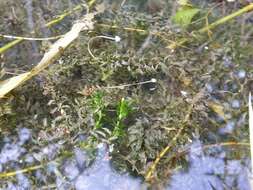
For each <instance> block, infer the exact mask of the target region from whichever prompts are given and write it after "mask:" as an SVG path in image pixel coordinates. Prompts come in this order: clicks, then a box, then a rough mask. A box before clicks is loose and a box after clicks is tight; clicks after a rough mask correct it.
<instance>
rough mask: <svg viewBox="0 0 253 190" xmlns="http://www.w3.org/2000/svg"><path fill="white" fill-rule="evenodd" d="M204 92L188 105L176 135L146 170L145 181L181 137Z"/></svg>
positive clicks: (150, 176)
mask: <svg viewBox="0 0 253 190" xmlns="http://www.w3.org/2000/svg"><path fill="white" fill-rule="evenodd" d="M204 91H205V88H203V89H202V90H201V91H200V92H199V93H197V95H196V96H195V97H194V98H193V100H192V103H191V105H190V107H189V108H188V111H187V114H186V116H185V119H184V120H183V122H182V123H181V127H180V128H179V130H178V132H177V134H176V135H175V136H174V137H173V139H172V140H171V141H170V143H169V144H168V145H167V146H166V147H165V148H164V149H163V150H162V151H161V152H160V153H159V155H158V156H157V157H156V159H155V161H154V163H153V164H152V165H151V167H150V169H149V170H148V172H147V173H146V175H145V181H150V180H151V178H152V176H153V173H154V171H155V169H156V167H157V165H158V163H159V162H160V160H161V159H162V158H163V157H164V156H165V154H166V153H167V152H168V151H169V150H170V149H171V147H172V145H173V144H174V143H175V142H176V141H177V139H178V137H179V136H180V135H181V133H182V132H183V130H184V128H185V127H186V125H187V123H188V121H189V119H190V116H191V113H192V110H193V107H194V105H195V104H196V103H197V102H198V101H199V100H200V99H201V98H202V97H203V95H204Z"/></svg>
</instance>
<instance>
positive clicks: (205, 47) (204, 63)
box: [0, 2, 253, 182]
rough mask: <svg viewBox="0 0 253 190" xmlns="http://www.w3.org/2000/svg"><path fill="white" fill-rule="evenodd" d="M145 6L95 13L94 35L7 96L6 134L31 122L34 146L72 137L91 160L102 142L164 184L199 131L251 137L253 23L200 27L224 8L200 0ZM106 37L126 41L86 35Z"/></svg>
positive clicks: (127, 164) (204, 137)
mask: <svg viewBox="0 0 253 190" xmlns="http://www.w3.org/2000/svg"><path fill="white" fill-rule="evenodd" d="M163 3H165V2H163ZM146 6H147V7H146V9H145V11H143V10H141V9H138V6H133V4H131V2H129V3H127V4H126V6H125V8H124V7H123V8H120V9H119V10H117V12H115V11H114V9H115V7H112V9H108V10H106V11H105V12H104V13H102V14H99V15H97V16H96V17H95V21H96V23H95V28H94V30H93V31H92V32H91V33H89V34H81V36H79V38H78V40H77V42H75V43H74V44H73V45H71V46H70V47H69V48H68V49H67V50H66V51H64V52H63V53H62V54H61V56H60V58H59V60H58V61H55V64H53V65H51V66H50V67H49V69H48V70H44V71H43V72H42V73H41V74H40V75H39V76H38V77H36V78H34V79H32V81H31V82H29V83H27V84H25V85H24V86H22V87H19V88H18V89H16V90H15V91H14V92H12V93H11V94H10V95H9V98H8V99H7V100H1V101H2V102H1V107H0V109H1V113H0V125H1V128H0V129H1V130H2V132H3V133H8V131H11V130H12V129H13V128H16V127H18V126H20V125H22V126H26V127H28V128H31V129H32V130H33V131H34V133H35V134H38V136H39V138H37V139H36V141H38V142H37V143H38V144H43V143H44V144H47V143H48V142H49V141H50V142H54V141H58V140H59V139H69V140H66V142H65V145H66V147H72V146H78V147H80V148H82V149H85V150H87V151H89V152H90V153H91V154H90V156H91V157H92V156H94V154H96V151H94V150H95V149H96V147H97V144H99V143H100V142H105V143H107V144H108V146H109V151H110V156H111V159H112V164H113V166H114V167H115V168H116V169H117V170H119V171H121V172H126V171H128V172H131V173H132V174H133V175H138V176H142V177H143V178H144V179H145V180H146V181H149V182H155V181H156V182H157V181H159V182H166V179H167V177H168V176H170V175H171V173H172V172H173V171H174V170H176V169H177V168H178V167H183V168H187V158H186V157H184V156H179V152H180V150H182V148H184V147H185V146H187V145H188V144H189V143H192V142H193V141H194V139H196V138H198V139H200V140H201V141H202V142H204V143H207V144H208V143H209V144H210V143H213V144H215V143H223V142H238V143H241V142H248V140H247V139H248V127H247V122H246V118H247V96H248V92H249V91H252V87H253V86H252V73H253V72H252V53H251V52H252V50H253V46H252V45H251V44H252V38H251V37H248V38H247V39H244V37H245V35H246V34H245V30H246V28H249V27H250V25H251V23H250V21H248V20H247V19H246V20H244V22H243V24H240V19H238V20H231V21H230V22H228V23H226V26H225V27H220V28H217V29H215V30H214V31H212V30H211V29H210V30H209V29H206V30H205V32H200V30H198V29H199V28H205V27H208V24H209V23H208V22H211V21H213V20H217V19H218V18H220V17H223V16H225V15H224V14H223V12H222V11H223V10H222V8H221V7H219V6H218V5H215V6H217V8H215V12H216V13H215V15H210V14H211V12H212V10H213V9H214V8H213V4H210V5H209V7H204V8H205V9H201V11H200V8H201V7H200V6H201V5H200V4H196V5H195V6H193V5H191V6H190V5H182V4H181V5H177V6H178V7H179V8H178V9H179V10H180V11H179V12H177V13H176V14H174V15H175V16H174V15H173V13H172V12H171V11H172V9H171V8H172V7H173V6H175V5H174V4H173V2H168V3H167V4H166V6H165V7H166V9H164V10H163V11H160V8H159V7H158V8H159V11H154V10H150V9H149V8H148V6H149V5H146ZM186 6H187V7H186ZM205 6H207V5H205ZM223 6H224V5H223ZM238 6H240V5H238ZM198 7H199V8H198ZM223 8H224V7H223ZM137 10H138V11H137ZM167 10H170V12H169V11H167ZM153 11H154V12H153ZM230 12H233V10H231V8H228V10H227V12H226V14H228V13H230ZM185 14H186V16H185ZM188 14H189V15H188ZM172 16H174V17H173V18H174V19H172ZM185 17H186V18H187V19H185ZM209 17H211V19H210V21H208V19H209ZM173 20H174V23H173ZM182 25H183V26H182ZM228 28H230V29H229V30H228ZM195 32H196V33H195ZM104 34H106V35H107V36H117V35H118V36H120V37H121V42H119V43H116V42H114V41H111V40H107V39H104V38H96V39H94V40H90V39H91V38H93V37H95V36H99V35H101V36H102V35H104ZM248 36H252V34H248ZM181 42H184V43H181ZM88 43H89V47H90V49H89V50H88V48H87V47H88V46H87V44H88ZM172 45H173V46H172ZM172 47H175V48H172ZM171 48H172V49H171ZM90 51H91V52H92V54H93V55H94V57H92V56H91V55H90V54H89V53H90ZM7 125H8V126H7ZM81 135H84V136H85V138H83V140H82V141H81V142H80V141H79V142H78V141H76V138H77V137H79V136H81ZM35 136H36V135H35ZM237 151H238V152H240V154H239V155H238V154H237V155H236V154H233V152H232V151H229V150H228V154H229V155H230V156H231V157H230V158H233V157H239V156H240V157H245V156H247V155H248V153H247V152H246V151H243V149H242V150H241V151H240V150H237ZM65 154H67V153H66V152H64V151H62V152H60V155H65ZM164 155H166V156H164ZM92 158H93V157H92ZM91 162H92V161H91Z"/></svg>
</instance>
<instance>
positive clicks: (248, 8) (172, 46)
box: [168, 3, 253, 50]
mask: <svg viewBox="0 0 253 190" xmlns="http://www.w3.org/2000/svg"><path fill="white" fill-rule="evenodd" d="M252 10H253V3H250V4H249V5H247V6H245V7H244V8H242V9H240V10H238V11H236V12H234V13H232V14H230V15H227V16H225V17H223V18H221V19H219V20H217V21H215V22H213V23H211V24H209V25H208V26H205V27H203V28H201V29H199V30H197V31H193V32H192V34H194V33H199V34H204V33H206V32H208V31H211V30H212V29H214V28H216V27H217V26H219V25H222V24H224V23H226V22H228V21H229V20H232V19H234V18H235V17H237V16H240V15H242V14H244V13H247V12H250V11H252ZM187 42H189V39H186V38H184V39H182V40H180V41H179V42H176V43H172V44H170V45H169V46H168V48H169V49H171V50H174V49H176V48H177V47H178V46H182V45H184V44H185V43H187Z"/></svg>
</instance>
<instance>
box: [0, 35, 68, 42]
mask: <svg viewBox="0 0 253 190" xmlns="http://www.w3.org/2000/svg"><path fill="white" fill-rule="evenodd" d="M1 37H2V38H9V39H17V40H29V41H48V40H55V39H58V38H61V37H63V36H62V35H60V36H53V37H47V38H31V37H22V36H12V35H5V34H0V38H1Z"/></svg>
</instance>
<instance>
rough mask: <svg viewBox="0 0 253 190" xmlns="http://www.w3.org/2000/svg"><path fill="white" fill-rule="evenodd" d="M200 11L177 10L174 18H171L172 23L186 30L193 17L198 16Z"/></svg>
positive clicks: (185, 8)
mask: <svg viewBox="0 0 253 190" xmlns="http://www.w3.org/2000/svg"><path fill="white" fill-rule="evenodd" d="M199 11H200V9H198V8H191V7H184V8H181V9H179V10H178V11H177V12H176V14H175V16H173V18H172V19H173V22H174V23H176V24H178V25H180V26H181V27H183V28H187V27H188V26H189V24H191V22H192V19H193V17H194V16H195V15H196V14H198V13H199Z"/></svg>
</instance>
